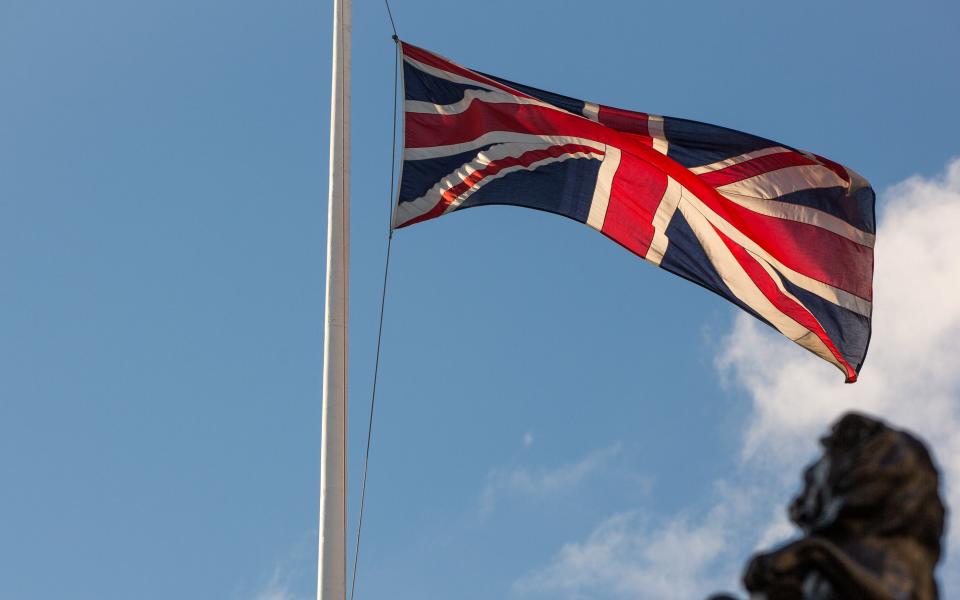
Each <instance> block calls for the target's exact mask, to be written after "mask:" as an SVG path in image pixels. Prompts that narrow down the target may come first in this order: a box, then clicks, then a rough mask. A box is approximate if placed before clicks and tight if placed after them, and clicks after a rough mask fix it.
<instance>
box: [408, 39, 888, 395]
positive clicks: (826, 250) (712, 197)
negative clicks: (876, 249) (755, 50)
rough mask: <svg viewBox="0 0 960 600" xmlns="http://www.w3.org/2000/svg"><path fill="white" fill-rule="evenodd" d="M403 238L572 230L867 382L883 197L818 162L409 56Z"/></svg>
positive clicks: (730, 133) (692, 125)
mask: <svg viewBox="0 0 960 600" xmlns="http://www.w3.org/2000/svg"><path fill="white" fill-rule="evenodd" d="M401 50H402V55H403V72H402V77H403V87H404V150H403V167H402V169H403V170H402V177H401V182H400V193H399V201H398V204H397V206H396V209H395V211H394V220H393V224H394V226H395V227H398V228H399V227H406V226H408V225H413V224H414V223H419V222H421V221H426V220H429V219H433V218H436V217H439V216H441V215H445V214H447V213H449V212H453V211H456V210H462V209H465V208H471V207H475V206H484V205H491V204H501V205H504V204H505V205H512V206H522V207H528V208H534V209H539V210H543V211H547V212H551V213H555V214H558V215H562V216H565V217H568V218H571V219H574V220H576V221H579V222H581V223H585V224H586V225H588V226H589V227H592V228H593V229H596V230H597V231H599V232H600V233H602V234H604V235H605V236H607V237H608V238H610V239H611V240H613V241H615V242H617V243H618V244H620V245H621V246H623V247H624V248H626V249H627V250H629V251H631V252H633V253H634V254H636V255H637V256H640V257H642V258H645V259H646V260H648V261H650V262H652V263H653V264H655V265H657V266H659V267H660V268H662V269H665V270H667V271H669V272H671V273H674V274H676V275H679V276H680V277H683V278H685V279H688V280H690V281H692V282H694V283H696V284H698V285H700V286H703V287H705V288H707V289H708V290H710V291H712V292H715V293H716V294H718V295H720V296H722V297H724V298H726V299H727V300H729V301H730V302H733V303H734V304H736V305H737V306H739V307H740V308H742V309H743V310H745V311H747V312H748V313H750V314H752V315H753V316H754V317H756V318H757V319H760V320H761V321H763V322H765V323H767V324H768V325H770V326H771V327H773V328H774V329H776V330H777V331H779V332H781V333H782V334H783V335H785V336H787V337H788V338H790V339H791V340H793V341H794V342H796V343H797V344H799V345H801V346H803V347H804V348H806V349H807V350H809V351H811V352H813V353H814V354H816V355H817V356H820V357H821V358H823V359H825V360H827V361H829V362H830V363H832V364H833V365H835V366H837V367H838V368H839V369H840V370H841V371H843V372H844V374H845V376H846V380H847V382H853V381H856V379H857V374H858V373H859V371H860V368H861V366H862V365H863V360H864V357H865V356H866V352H867V345H868V343H869V341H870V316H871V312H872V295H873V290H872V288H873V245H874V237H875V231H876V228H875V217H874V192H873V189H872V188H871V187H870V184H869V183H868V182H867V181H866V180H864V179H863V178H862V177H860V176H859V175H857V174H856V173H855V172H854V171H852V170H851V169H849V168H847V167H844V166H842V165H840V164H837V163H835V162H833V161H831V160H828V159H826V158H824V157H822V156H819V155H817V154H813V153H810V152H805V151H802V150H797V149H795V148H792V147H790V146H787V145H785V144H780V143H777V142H773V141H770V140H768V139H764V138H761V137H758V136H755V135H750V134H747V133H742V132H740V131H735V130H732V129H727V128H725V127H718V126H716V125H709V124H706V123H699V122H696V121H690V120H686V119H677V118H673V117H664V116H659V115H652V114H647V113H642V112H634V111H630V110H624V109H620V108H614V107H611V106H605V105H600V104H595V103H592V102H584V101H582V100H577V99H574V98H570V97H567V96H562V95H559V94H555V93H551V92H546V91H543V90H539V89H536V88H533V87H530V86H527V85H522V84H518V83H514V82H511V81H507V80H505V79H501V78H499V77H494V76H492V75H486V74H483V73H481V72H479V71H473V70H470V69H467V68H465V67H461V66H459V65H457V64H455V63H453V62H451V61H449V60H447V59H445V58H442V57H440V56H438V55H436V54H433V53H431V52H428V51H426V50H424V49H422V48H418V47H416V46H412V45H410V44H407V43H402V44H401Z"/></svg>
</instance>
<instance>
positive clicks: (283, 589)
mask: <svg viewBox="0 0 960 600" xmlns="http://www.w3.org/2000/svg"><path fill="white" fill-rule="evenodd" d="M253 598H254V600H303V598H302V597H301V596H296V595H294V594H293V592H291V591H290V582H289V581H288V578H287V577H286V576H284V574H283V573H282V570H281V569H280V568H279V567H277V568H275V569H274V570H273V575H271V576H270V580H269V581H268V582H267V583H266V585H264V586H263V588H262V589H260V591H258V592H257V593H256V595H255V596H254V597H253Z"/></svg>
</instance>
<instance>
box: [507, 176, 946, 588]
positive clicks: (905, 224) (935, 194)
mask: <svg viewBox="0 0 960 600" xmlns="http://www.w3.org/2000/svg"><path fill="white" fill-rule="evenodd" d="M883 199H884V200H885V206H886V208H885V210H884V211H883V212H882V214H881V216H880V228H879V231H878V235H877V240H878V242H877V248H876V273H875V296H874V306H875V311H874V321H873V324H874V331H873V337H872V342H871V348H870V352H869V355H868V357H867V360H866V364H865V366H864V368H863V370H862V372H861V377H860V381H859V382H858V383H856V384H853V385H844V384H843V383H841V382H842V375H841V374H839V372H837V371H836V370H835V369H834V368H833V367H831V366H830V365H828V364H827V363H825V362H823V361H821V360H819V359H817V358H816V357H814V356H812V355H810V354H808V353H806V352H805V351H803V350H802V349H800V348H799V347H797V346H795V345H792V344H790V343H789V342H786V341H785V340H784V339H783V338H782V337H781V336H779V335H777V334H776V333H775V332H773V331H772V330H769V329H768V328H766V327H764V326H763V325H761V324H759V323H758V322H757V321H755V320H753V319H752V318H750V317H749V316H746V315H741V316H738V317H737V318H736V320H735V323H734V326H733V330H732V331H731V333H730V334H729V336H728V337H727V338H726V340H725V342H724V344H723V345H722V347H721V351H720V355H719V356H718V359H717V364H718V367H719V369H720V371H721V374H722V375H723V376H724V377H725V379H726V380H727V381H728V382H730V383H732V384H733V385H735V386H737V387H739V388H742V389H744V390H745V391H746V392H747V396H748V398H749V400H750V402H751V411H750V416H749V418H748V422H747V424H746V427H745V431H744V434H743V438H742V443H741V458H742V461H741V465H740V469H739V472H738V473H736V474H735V475H734V476H732V478H731V479H730V480H729V484H726V485H724V484H722V482H721V484H720V493H718V494H717V498H718V502H717V503H716V505H715V506H714V508H712V509H710V510H708V511H705V512H703V513H702V516H701V517H699V518H698V517H696V516H690V515H688V514H686V513H680V514H678V515H677V516H674V517H673V518H667V519H665V520H664V521H665V523H664V524H663V525H660V526H651V523H650V521H651V519H645V518H642V517H641V516H640V513H625V514H620V515H615V516H613V517H611V518H609V519H607V520H606V521H604V522H603V523H601V524H600V525H599V526H598V527H597V528H596V529H595V530H594V531H593V533H591V534H590V535H589V536H588V537H587V539H586V540H584V541H582V542H579V543H571V544H567V545H565V546H564V547H563V548H561V550H560V551H559V552H558V553H557V554H556V556H555V557H554V558H553V559H552V561H551V562H550V563H549V564H548V565H547V566H545V567H543V568H541V569H539V570H536V571H534V572H532V573H531V574H530V575H528V576H526V577H524V578H522V579H521V580H520V581H518V582H517V584H516V586H515V591H516V592H518V593H519V594H520V595H521V596H525V597H536V596H537V595H538V594H545V595H547V596H548V597H552V598H570V599H580V598H636V597H656V598H664V599H667V600H669V599H671V598H678V599H679V598H697V597H705V596H706V595H707V594H708V593H709V592H711V591H716V590H718V589H723V588H725V587H726V588H730V587H731V584H733V583H734V582H736V581H737V580H738V579H739V574H740V571H741V569H742V568H743V565H744V562H745V561H746V559H747V557H748V555H749V554H750V553H751V552H753V551H756V550H757V549H758V548H769V547H770V546H771V545H773V544H775V543H776V542H778V541H781V540H783V539H785V538H786V537H788V536H789V535H791V533H792V531H793V529H792V527H791V526H790V524H789V523H788V522H787V521H786V519H785V518H784V512H783V511H784V502H785V500H786V499H787V498H788V496H789V494H790V492H792V491H793V490H795V489H796V487H797V485H798V482H799V480H800V475H801V469H802V467H803V466H804V464H805V463H806V462H807V461H809V460H810V459H811V458H812V457H813V455H814V454H815V452H816V451H817V446H816V440H817V437H818V435H819V434H821V433H822V432H823V431H824V429H825V428H826V426H827V425H828V424H829V423H830V422H831V421H833V420H834V419H836V418H837V417H838V416H839V415H840V414H841V413H843V412H844V411H846V410H849V409H857V410H861V411H865V412H868V413H871V414H875V415H879V416H881V417H883V418H885V419H888V420H889V421H891V422H892V423H893V424H895V425H897V426H900V427H905V428H908V429H911V430H913V431H914V432H916V433H918V434H920V435H921V436H922V437H924V438H925V439H926V440H928V442H929V443H930V446H931V447H932V449H933V452H934V454H935V455H936V459H937V460H938V462H939V464H940V466H941V469H942V472H943V475H944V480H945V488H944V489H945V495H946V499H947V503H948V505H949V506H951V507H954V508H956V507H960V234H957V232H956V228H957V224H958V223H960V159H957V160H954V161H952V162H951V163H950V164H949V165H948V166H947V169H946V171H945V173H943V174H942V175H941V176H938V177H934V178H923V177H912V178H909V179H907V180H905V181H903V182H902V183H900V184H898V185H896V186H894V187H892V188H890V189H889V190H887V191H886V192H885V194H884V196H883ZM731 489H740V490H741V491H740V492H739V498H736V499H734V500H733V501H731V493H730V491H729V490H731ZM731 504H733V505H736V506H739V507H741V508H740V509H737V510H733V509H731V508H730V506H731ZM744 507H748V508H744ZM958 529H960V528H954V530H953V531H952V532H951V535H950V537H949V541H948V544H947V553H946V559H945V563H944V564H942V565H941V569H940V571H939V576H940V580H941V586H942V590H941V591H942V592H944V594H943V595H944V597H952V596H953V595H956V594H958V593H960V559H956V558H954V555H956V554H958V551H960V530H958Z"/></svg>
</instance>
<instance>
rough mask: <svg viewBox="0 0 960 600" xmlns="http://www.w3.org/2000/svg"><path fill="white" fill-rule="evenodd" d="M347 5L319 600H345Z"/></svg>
mask: <svg viewBox="0 0 960 600" xmlns="http://www.w3.org/2000/svg"><path fill="white" fill-rule="evenodd" d="M350 4H351V0H333V59H332V60H333V68H332V71H333V77H332V81H331V96H330V174H329V186H328V193H329V204H328V208H327V290H326V308H325V310H324V328H323V417H322V431H321V448H320V535H319V549H318V556H317V600H346V594H347V586H346V582H347V519H346V496H347V374H348V369H347V342H348V338H347V333H348V328H347V317H348V309H349V283H350V280H349V264H350V30H351V19H350Z"/></svg>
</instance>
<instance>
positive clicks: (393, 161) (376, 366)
mask: <svg viewBox="0 0 960 600" xmlns="http://www.w3.org/2000/svg"><path fill="white" fill-rule="evenodd" d="M385 1H386V0H385ZM387 11H388V13H389V11H390V4H389V2H388V3H387ZM390 23H391V24H393V15H391V16H390ZM394 32H396V28H394ZM394 39H395V40H396V35H395V36H394ZM399 65H400V44H399V43H398V44H397V51H396V54H395V56H394V62H393V136H392V139H393V141H392V143H391V145H390V193H389V198H390V210H389V213H388V214H389V215H390V223H389V234H388V235H387V256H386V259H385V260H384V266H383V287H382V292H381V294H380V324H379V326H378V327H377V351H376V358H375V359H374V363H373V389H372V391H371V393H370V416H369V418H368V420H367V447H366V450H364V453H363V477H362V479H361V483H360V516H359V517H358V520H357V542H356V545H355V546H354V552H353V576H352V578H351V581H350V600H353V595H354V592H355V591H356V589H357V563H358V561H359V559H360V535H361V534H362V532H363V508H364V504H365V501H366V498H367V468H368V467H369V465H370V441H371V439H372V438H373V413H374V408H375V407H376V402H377V379H378V376H379V374H380V343H381V341H382V340H383V313H384V307H385V306H386V301H387V276H388V275H389V273H390V249H391V247H392V246H393V207H394V190H395V183H394V180H395V179H396V168H397V166H396V165H397V98H398V86H397V73H398V72H399Z"/></svg>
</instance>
